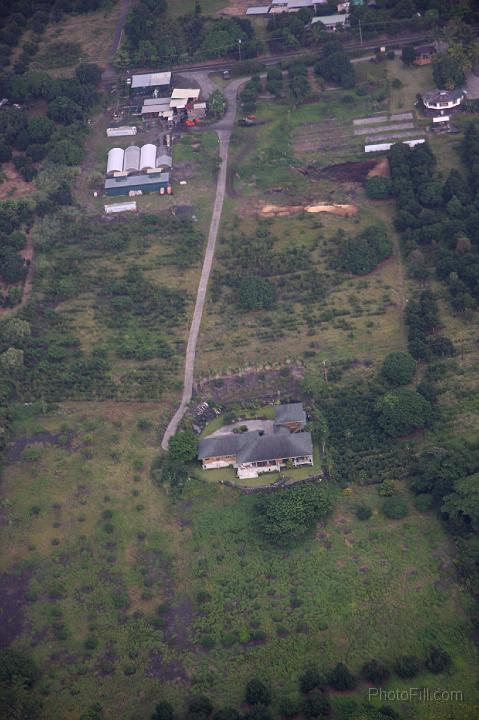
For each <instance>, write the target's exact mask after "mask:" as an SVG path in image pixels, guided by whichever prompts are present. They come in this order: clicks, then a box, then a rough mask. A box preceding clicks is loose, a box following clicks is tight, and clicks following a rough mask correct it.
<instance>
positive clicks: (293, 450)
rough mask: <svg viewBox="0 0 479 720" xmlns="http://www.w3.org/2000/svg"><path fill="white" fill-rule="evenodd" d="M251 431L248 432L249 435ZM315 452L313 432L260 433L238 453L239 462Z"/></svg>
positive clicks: (249, 440) (290, 456)
mask: <svg viewBox="0 0 479 720" xmlns="http://www.w3.org/2000/svg"><path fill="white" fill-rule="evenodd" d="M249 434H250V433H248V435H249ZM312 454H313V442H312V440H311V433H309V432H300V433H288V434H286V433H284V434H283V433H281V434H279V435H259V434H257V437H256V439H254V438H251V439H248V442H246V443H245V444H244V445H242V447H241V448H240V449H239V451H238V454H237V458H236V459H237V462H238V463H245V462H260V461H261V460H274V459H276V458H293V457H300V456H303V455H312Z"/></svg>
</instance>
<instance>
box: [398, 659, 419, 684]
mask: <svg viewBox="0 0 479 720" xmlns="http://www.w3.org/2000/svg"><path fill="white" fill-rule="evenodd" d="M419 669H420V664H419V660H418V659H417V658H416V657H414V655H400V656H399V657H398V658H396V660H395V662H394V672H395V673H396V674H397V675H399V677H400V678H403V680H407V679H409V678H413V677H416V675H417V674H418V672H419Z"/></svg>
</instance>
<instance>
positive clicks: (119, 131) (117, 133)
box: [106, 125, 138, 137]
mask: <svg viewBox="0 0 479 720" xmlns="http://www.w3.org/2000/svg"><path fill="white" fill-rule="evenodd" d="M137 132H138V129H137V128H136V127H135V126H132V127H129V126H127V125H125V126H124V127H117V128H108V129H107V131H106V134H107V137H122V136H124V135H136V133H137Z"/></svg>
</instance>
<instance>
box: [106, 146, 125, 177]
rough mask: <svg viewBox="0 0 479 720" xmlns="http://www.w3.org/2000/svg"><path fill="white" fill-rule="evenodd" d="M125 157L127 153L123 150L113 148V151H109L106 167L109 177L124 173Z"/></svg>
mask: <svg viewBox="0 0 479 720" xmlns="http://www.w3.org/2000/svg"><path fill="white" fill-rule="evenodd" d="M124 155H125V152H124V150H123V148H111V150H109V151H108V162H107V166H106V174H107V175H111V174H113V173H115V172H122V171H123V158H124Z"/></svg>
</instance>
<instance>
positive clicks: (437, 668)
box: [424, 645, 451, 674]
mask: <svg viewBox="0 0 479 720" xmlns="http://www.w3.org/2000/svg"><path fill="white" fill-rule="evenodd" d="M424 664H425V666H426V667H427V669H428V670H429V671H430V672H432V673H435V674H437V673H442V672H444V671H445V670H447V669H448V668H449V667H450V666H451V656H450V655H449V653H447V652H446V651H445V650H444V649H443V648H441V647H439V645H431V647H429V648H428V650H427V652H426V657H425V660H424Z"/></svg>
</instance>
